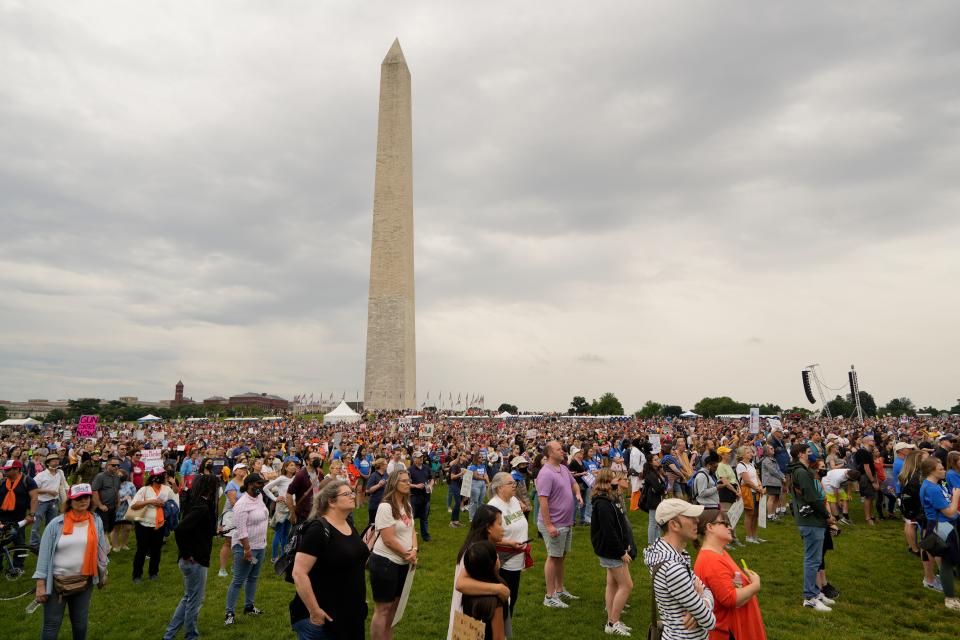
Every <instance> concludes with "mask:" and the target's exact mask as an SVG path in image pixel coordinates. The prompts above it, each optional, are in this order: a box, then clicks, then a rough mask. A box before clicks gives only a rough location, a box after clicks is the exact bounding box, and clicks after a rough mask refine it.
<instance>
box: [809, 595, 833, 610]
mask: <svg viewBox="0 0 960 640" xmlns="http://www.w3.org/2000/svg"><path fill="white" fill-rule="evenodd" d="M803 606H805V607H809V608H811V609H813V610H814V611H824V612H826V611H833V609H831V608H830V607H828V606H827V605H825V604H823V602H821V601H820V600H819V599H817V598H813V599H811V600H804V601H803Z"/></svg>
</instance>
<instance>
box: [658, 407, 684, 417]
mask: <svg viewBox="0 0 960 640" xmlns="http://www.w3.org/2000/svg"><path fill="white" fill-rule="evenodd" d="M681 413H683V407H681V406H680V405H678V404H667V405H664V407H663V410H662V411H661V412H660V415H662V416H664V417H665V418H677V417H679V416H680V414H681Z"/></svg>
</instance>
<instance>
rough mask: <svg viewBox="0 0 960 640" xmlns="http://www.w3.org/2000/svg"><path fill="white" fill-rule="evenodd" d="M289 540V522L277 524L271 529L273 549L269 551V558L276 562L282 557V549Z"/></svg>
mask: <svg viewBox="0 0 960 640" xmlns="http://www.w3.org/2000/svg"><path fill="white" fill-rule="evenodd" d="M289 538H290V520H289V519H287V520H284V521H283V522H278V523H277V524H276V525H274V527H273V547H271V549H270V557H271V558H273V559H274V560H276V559H277V558H279V557H280V556H282V555H283V549H284V547H286V546H287V540H289Z"/></svg>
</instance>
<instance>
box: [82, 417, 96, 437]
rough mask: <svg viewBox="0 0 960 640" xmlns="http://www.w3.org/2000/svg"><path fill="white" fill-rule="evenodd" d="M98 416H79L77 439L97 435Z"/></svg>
mask: <svg viewBox="0 0 960 640" xmlns="http://www.w3.org/2000/svg"><path fill="white" fill-rule="evenodd" d="M98 419H99V418H98V416H80V422H79V423H77V437H78V438H92V437H94V436H96V435H97V420H98Z"/></svg>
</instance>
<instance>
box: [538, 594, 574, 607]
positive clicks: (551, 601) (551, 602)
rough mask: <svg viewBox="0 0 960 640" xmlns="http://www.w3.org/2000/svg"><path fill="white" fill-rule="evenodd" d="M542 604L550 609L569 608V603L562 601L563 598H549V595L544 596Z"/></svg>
mask: <svg viewBox="0 0 960 640" xmlns="http://www.w3.org/2000/svg"><path fill="white" fill-rule="evenodd" d="M543 606H545V607H549V608H551V609H569V608H570V605H568V604H567V603H566V602H564V601H563V600H561V599H560V598H558V597H556V596H554V597H553V598H551V597H550V596H544V597H543Z"/></svg>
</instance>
